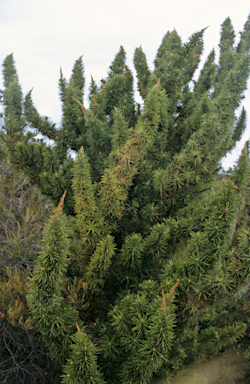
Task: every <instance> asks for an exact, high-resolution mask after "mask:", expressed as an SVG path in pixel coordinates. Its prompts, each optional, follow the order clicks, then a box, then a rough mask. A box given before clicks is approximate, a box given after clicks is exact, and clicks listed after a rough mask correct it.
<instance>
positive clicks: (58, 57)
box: [0, 0, 250, 168]
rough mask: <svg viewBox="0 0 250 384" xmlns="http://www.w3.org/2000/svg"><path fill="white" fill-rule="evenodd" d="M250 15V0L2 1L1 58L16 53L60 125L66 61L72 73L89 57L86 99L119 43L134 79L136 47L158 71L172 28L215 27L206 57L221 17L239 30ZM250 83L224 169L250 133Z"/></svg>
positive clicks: (43, 106)
mask: <svg viewBox="0 0 250 384" xmlns="http://www.w3.org/2000/svg"><path fill="white" fill-rule="evenodd" d="M249 13H250V2H249V0H238V1H232V0H231V1H230V0H227V1H219V0H202V1H201V0H188V1H187V0H175V1H173V0H171V1H170V0H153V1H151V0H126V1H120V0H105V1H102V0H43V1H40V0H11V1H10V0H0V36H1V37H2V41H1V50H0V62H1V63H2V62H3V60H4V58H5V57H6V56H7V55H8V54H10V53H11V52H13V53H14V59H15V62H16V66H17V70H18V75H19V80H20V83H21V85H22V88H23V92H24V94H26V93H27V92H28V91H29V90H30V89H31V88H32V87H33V93H32V94H33V100H34V102H35V104H36V107H37V109H38V111H39V113H41V114H42V115H46V116H49V117H50V118H51V119H52V120H53V121H54V122H58V123H59V122H60V119H61V109H60V101H59V96H58V79H59V72H60V66H61V67H62V70H63V74H64V76H66V78H69V77H70V75H71V69H72V67H73V64H74V61H75V60H76V59H77V58H78V57H79V56H81V55H83V61H84V67H85V78H86V86H85V96H87V95H88V87H89V82H90V76H91V75H92V76H93V77H94V79H95V80H96V81H99V80H100V79H101V78H103V77H105V76H106V74H107V71H108V68H109V65H110V64H111V62H112V60H113V58H114V56H115V54H116V53H117V52H118V50H119V47H120V45H123V47H124V49H125V51H126V52H127V64H128V66H129V68H130V69H131V70H132V72H133V73H134V77H135V70H134V67H133V62H132V60H133V54H134V50H135V48H136V47H139V46H140V45H141V46H142V48H143V50H144V52H145V53H146V56H147V60H148V64H149V66H150V68H153V60H154V58H155V54H156V51H157V49H158V47H159V45H160V43H161V40H162V38H163V36H164V35H165V33H166V32H167V31H168V30H173V28H175V29H176V30H177V32H178V34H179V35H180V36H181V38H182V39H183V41H186V40H187V39H188V37H189V36H190V35H191V34H192V33H193V32H195V31H198V30H200V29H202V28H204V27H207V26H209V28H208V29H207V30H206V32H205V38H204V43H205V49H204V53H203V59H204V60H205V58H206V56H207V55H208V54H209V52H210V51H211V49H212V48H213V47H214V48H215V49H216V51H217V52H218V43H219V38H220V25H221V24H222V22H223V21H224V20H225V19H226V18H227V17H228V16H229V17H230V18H231V20H232V23H233V26H234V29H235V32H236V34H237V35H238V34H239V31H241V30H242V29H243V26H244V23H245V22H246V20H247V17H248V15H249ZM248 84H249V86H248V91H247V92H246V99H245V100H244V106H245V108H246V110H247V112H248V123H247V124H248V126H247V132H246V133H245V135H244V137H243V139H242V142H241V143H240V145H239V146H238V148H237V149H235V150H234V151H233V153H232V155H230V156H228V157H227V159H225V160H224V161H223V166H224V167H225V168H227V167H228V166H230V165H232V163H233V161H234V160H235V159H236V158H237V157H238V155H239V153H240V151H241V148H242V146H243V144H244V142H245V141H246V140H247V139H248V138H249V137H250V82H249V83H248ZM137 100H139V97H138V96H137Z"/></svg>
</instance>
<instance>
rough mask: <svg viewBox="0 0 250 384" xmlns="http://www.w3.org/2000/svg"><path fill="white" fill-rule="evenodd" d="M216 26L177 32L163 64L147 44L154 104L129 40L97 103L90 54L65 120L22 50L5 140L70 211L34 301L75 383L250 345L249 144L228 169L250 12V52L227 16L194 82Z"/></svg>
mask: <svg viewBox="0 0 250 384" xmlns="http://www.w3.org/2000/svg"><path fill="white" fill-rule="evenodd" d="M204 32H205V29H203V30H201V31H200V32H196V33H194V34H193V35H192V36H191V37H190V39H189V40H188V42H187V43H185V44H183V43H182V41H181V39H180V37H179V35H178V34H177V32H176V31H175V30H174V31H172V32H168V33H167V34H166V35H165V36H164V38H163V40H162V44H161V45H160V47H159V49H158V51H157V54H156V58H155V62H154V65H155V68H154V71H153V72H151V71H150V69H149V67H148V64H147V61H146V56H145V54H144V52H143V51H142V48H141V47H140V48H137V49H136V50H135V55H134V65H135V68H136V72H137V78H138V90H139V92H140V94H141V97H142V98H143V100H144V103H143V106H139V105H136V103H135V101H134V95H133V77H132V74H131V71H130V70H129V69H128V67H127V65H126V63H125V59H126V54H125V51H124V49H123V47H121V48H120V50H119V52H118V54H117V55H116V57H115V59H114V61H113V62H112V64H111V66H110V70H109V73H108V75H107V78H106V79H103V80H101V82H100V84H97V83H95V81H94V80H93V79H92V81H91V87H90V93H89V102H90V106H89V108H88V109H86V108H85V107H84V103H83V90H84V82H85V81H84V75H83V63H82V58H81V57H80V58H79V59H78V60H76V62H75V65H74V67H73V71H72V76H71V79H70V81H67V80H66V79H65V78H64V77H63V74H62V71H61V74H60V79H59V89H60V98H61V103H62V122H61V126H60V128H59V127H56V126H55V124H53V123H52V122H51V121H50V119H49V118H47V117H43V116H40V115H39V113H38V111H37V110H36V108H35V105H34V103H33V101H32V93H31V92H29V93H28V94H27V95H26V97H25V98H24V99H23V96H22V91H21V87H20V84H19V80H18V77H17V74H16V69H15V65H14V60H13V56H12V55H9V56H7V58H6V59H5V61H4V63H3V76H4V87H5V89H4V92H3V104H4V126H3V128H2V132H1V137H2V140H3V141H4V142H5V145H6V147H7V148H8V154H9V157H10V160H11V162H12V164H15V166H16V167H18V168H19V169H20V170H22V171H23V172H24V174H25V175H27V177H28V178H29V180H30V182H31V183H32V184H33V185H36V186H37V187H38V188H39V190H40V192H41V193H42V194H43V195H44V196H46V197H49V198H50V199H51V200H52V201H53V203H54V204H55V205H57V208H55V209H54V210H52V212H51V216H50V218H49V219H48V220H47V222H46V226H45V229H44V236H43V240H42V246H41V249H40V250H39V253H38V255H37V257H36V266H35V267H34V269H33V270H32V271H30V277H29V281H28V284H27V286H28V293H27V296H26V298H27V305H28V308H29V311H30V320H29V321H30V322H32V324H33V326H34V327H35V329H36V330H37V331H38V332H39V333H41V335H42V338H43V340H44V342H45V343H46V345H47V346H48V348H49V350H50V353H51V356H52V358H53V359H54V361H55V362H56V366H57V367H58V368H57V369H59V370H60V369H61V373H62V383H67V384H77V383H89V384H97V383H98V384H101V383H112V384H113V383H117V384H118V383H123V384H129V383H134V384H139V383H140V384H147V383H150V382H151V381H152V380H153V379H154V377H155V376H160V375H167V377H168V378H171V377H172V376H173V375H174V374H175V373H176V372H178V371H180V370H181V369H182V368H183V367H184V366H186V365H188V364H190V363H192V362H193V361H195V360H196V359H197V358H198V357H201V356H209V355H214V354H216V353H219V352H221V351H224V350H226V349H228V348H232V347H233V348H236V349H237V350H239V351H241V352H242V353H244V354H246V355H247V354H248V353H249V344H248V333H249V330H250V320H249V317H248V312H249V303H248V294H249V283H248V281H249V274H250V268H249V266H250V248H249V245H250V229H249V225H250V222H249V210H248V209H247V208H248V207H249V176H250V161H249V148H248V143H246V144H245V147H244V149H243V151H242V154H241V157H240V158H239V161H238V164H237V166H236V167H235V168H234V170H231V171H230V172H229V173H228V174H220V173H219V170H220V160H221V158H222V157H223V156H224V155H225V154H226V153H227V152H228V151H229V150H231V149H232V148H233V147H234V146H235V144H236V142H237V141H238V140H239V139H240V137H241V135H242V132H243V131H244V129H245V121H246V111H245V110H244V109H242V112H241V114H240V116H239V118H238V119H237V117H236V115H237V111H238V108H239V107H240V104H241V100H242V98H243V93H244V90H245V89H246V85H247V79H248V76H249V72H250V55H249V51H250V17H249V18H248V20H247V22H246V24H245V27H244V31H243V32H242V34H241V39H240V42H239V43H238V45H236V44H235V42H234V39H235V35H234V31H233V27H232V24H231V21H230V19H229V18H228V19H226V20H225V22H224V23H223V24H222V31H221V40H220V57H219V61H218V64H216V62H215V53H214V51H212V52H211V53H210V55H209V56H208V58H207V60H206V62H205V64H204V66H203V69H202V70H201V72H200V75H199V78H198V80H197V81H194V80H193V77H194V73H195V71H196V69H197V68H198V65H199V61H200V57H201V54H202V50H203V35H204ZM30 128H33V131H31V130H30ZM34 129H35V130H36V131H35V132H34ZM36 133H41V134H42V135H43V136H44V137H45V138H46V137H47V138H49V139H52V140H53V143H54V144H53V145H49V144H48V143H47V141H46V139H39V140H38V139H36V138H35V134H36ZM70 150H71V151H75V153H76V154H77V158H76V160H74V159H73V158H72V157H71V156H70V154H69V152H70ZM62 196H63V197H62ZM3 294H4V293H3ZM17 317H18V316H17ZM3 321H7V320H6V319H4V320H3Z"/></svg>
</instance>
